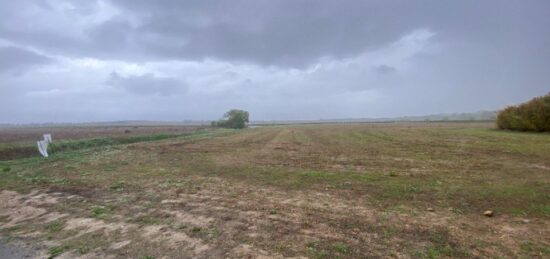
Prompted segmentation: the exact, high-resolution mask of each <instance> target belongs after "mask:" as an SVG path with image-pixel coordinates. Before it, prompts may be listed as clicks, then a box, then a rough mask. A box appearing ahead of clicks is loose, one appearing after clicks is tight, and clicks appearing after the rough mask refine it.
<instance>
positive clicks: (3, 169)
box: [2, 166, 11, 173]
mask: <svg viewBox="0 0 550 259" xmlns="http://www.w3.org/2000/svg"><path fill="white" fill-rule="evenodd" d="M2 171H3V172H4V173H7V172H9V171H11V167H9V166H6V167H4V168H2Z"/></svg>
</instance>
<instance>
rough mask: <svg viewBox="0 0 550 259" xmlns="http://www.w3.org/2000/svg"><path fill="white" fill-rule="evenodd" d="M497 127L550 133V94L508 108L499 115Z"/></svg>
mask: <svg viewBox="0 0 550 259" xmlns="http://www.w3.org/2000/svg"><path fill="white" fill-rule="evenodd" d="M497 126H498V127H499V128H500V129H509V130H521V131H550V94H547V95H544V96H541V97H536V98H533V99H532V100H530V101H528V102H526V103H522V104H520V105H517V106H509V107H506V108H505V109H504V110H502V111H500V112H499V114H498V117H497Z"/></svg>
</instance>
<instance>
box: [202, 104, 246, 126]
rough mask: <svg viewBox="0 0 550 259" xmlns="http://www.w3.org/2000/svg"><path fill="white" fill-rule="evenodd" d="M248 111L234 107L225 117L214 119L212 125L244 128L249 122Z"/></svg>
mask: <svg viewBox="0 0 550 259" xmlns="http://www.w3.org/2000/svg"><path fill="white" fill-rule="evenodd" d="M248 116H249V114H248V112H247V111H243V110H237V109H233V110H230V111H228V112H226V113H225V114H224V115H223V118H222V119H221V120H219V121H213V122H212V123H211V125H212V127H220V128H230V129H243V128H246V126H247V123H248Z"/></svg>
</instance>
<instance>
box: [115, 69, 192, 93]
mask: <svg viewBox="0 0 550 259" xmlns="http://www.w3.org/2000/svg"><path fill="white" fill-rule="evenodd" d="M107 84H109V85H113V86H116V87H122V88H124V89H125V90H127V91H128V92H131V93H135V94H140V95H150V94H160V95H171V94H175V93H182V92H185V91H186V86H185V84H184V83H183V82H181V81H180V80H178V79H176V78H172V77H157V76H155V75H154V74H152V73H147V74H144V75H140V76H127V77H124V76H121V75H119V74H118V73H117V72H112V73H111V74H110V75H109V79H108V80H107Z"/></svg>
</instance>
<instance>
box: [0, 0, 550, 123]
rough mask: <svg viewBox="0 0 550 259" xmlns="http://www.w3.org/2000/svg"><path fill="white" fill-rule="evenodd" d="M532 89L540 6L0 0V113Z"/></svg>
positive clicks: (545, 74)
mask: <svg viewBox="0 0 550 259" xmlns="http://www.w3.org/2000/svg"><path fill="white" fill-rule="evenodd" d="M548 92H550V1H547V0H540V1H529V0H518V1H514V0H506V1H501V0H495V1H479V0H472V1H442V0H433V1H387V0H380V1H367V0H358V1H347V0H344V1H342V0H338V1H328V0H326V1H321V0H311V1H302V0H286V1H285V0H283V1H281V0H271V1H262V0H254V1H249V0H247V1H240V0H227V1H205V0H198V1H179V0H178V1H176V0H173V1H168V0H163V1H148V0H147V1H145V0H121V1H115V0H113V1H108V0H101V1H91V0H90V1H54V0H52V1H46V0H42V1H41V0H36V1H30V0H18V1H10V0H0V123H29V122H82V121H112V120H184V119H193V120H203V119H204V120H209V119H216V118H219V117H220V116H221V115H222V114H223V113H224V112H225V111H226V110H228V109H231V108H241V109H245V110H248V111H249V112H250V114H251V119H252V120H282V119H328V118H366V117H370V118H373V117H394V116H405V115H425V114H434V113H448V112H475V111H479V110H495V109H499V108H502V107H504V106H506V105H508V104H515V103H518V102H523V101H526V100H528V99H530V98H532V97H534V96H539V95H543V94H546V93H548Z"/></svg>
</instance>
